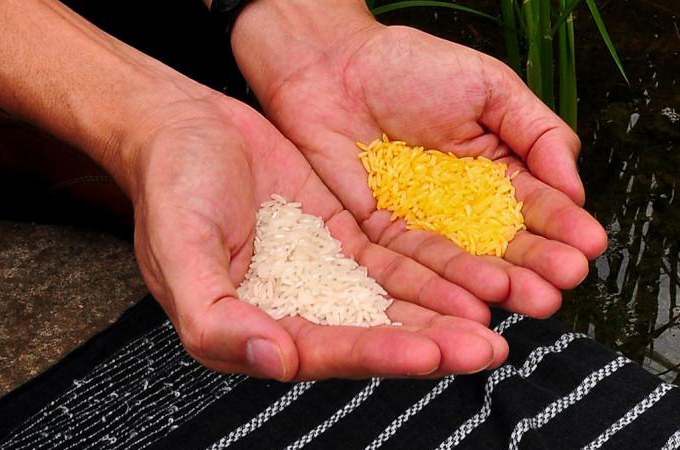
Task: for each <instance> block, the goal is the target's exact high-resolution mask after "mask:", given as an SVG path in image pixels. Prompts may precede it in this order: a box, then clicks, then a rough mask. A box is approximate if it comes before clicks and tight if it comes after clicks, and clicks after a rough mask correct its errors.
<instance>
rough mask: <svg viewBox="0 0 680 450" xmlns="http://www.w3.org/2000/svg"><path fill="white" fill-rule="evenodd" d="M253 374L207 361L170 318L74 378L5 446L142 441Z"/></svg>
mask: <svg viewBox="0 0 680 450" xmlns="http://www.w3.org/2000/svg"><path fill="white" fill-rule="evenodd" d="M246 379H247V377H245V376H242V375H227V374H220V373H216V372H211V371H209V370H207V369H205V368H204V367H202V366H200V365H199V364H198V363H196V362H195V361H194V360H193V359H191V357H189V355H188V354H186V352H185V351H184V349H183V348H182V345H181V343H180V341H179V337H178V336H177V334H176V332H175V330H174V328H173V327H172V325H171V324H170V322H169V321H166V322H164V323H163V324H161V325H159V326H157V327H155V328H153V329H151V330H150V331H149V332H147V333H146V334H145V335H143V336H141V337H139V338H137V339H135V340H133V341H131V342H129V343H128V344H126V345H125V346H123V347H122V348H121V349H119V350H118V351H117V352H116V353H114V354H113V355H112V356H111V357H110V358H109V359H107V360H106V361H104V362H102V363H101V364H99V365H97V366H96V367H95V368H94V369H93V370H92V371H91V372H90V373H89V374H87V376H85V377H84V378H82V379H80V380H74V382H73V384H72V386H71V387H70V388H69V389H67V390H66V391H65V392H64V393H63V394H61V395H60V396H58V397H57V398H56V399H54V400H53V401H51V402H50V403H48V404H47V405H46V406H45V407H43V408H42V409H41V410H40V411H38V412H37V413H36V414H35V415H33V416H32V417H30V418H29V419H27V420H26V421H25V422H24V423H23V424H22V425H21V426H20V427H18V428H17V429H16V430H15V432H14V433H13V434H11V435H10V436H9V437H8V439H7V440H6V441H5V442H2V443H0V449H1V450H27V449H43V448H45V449H60V450H71V449H78V448H82V447H103V446H105V447H106V448H109V449H114V450H115V449H121V448H125V449H142V448H144V447H147V446H149V445H151V444H153V443H154V442H156V441H157V440H158V439H161V438H162V437H164V436H165V435H167V434H168V433H169V432H171V431H173V430H174V429H176V428H177V427H178V426H180V425H182V424H183V423H185V422H186V421H188V420H190V419H192V418H193V417H194V416H196V415H197V414H199V413H200V412H201V411H202V410H204V409H205V408H206V407H208V406H210V405H211V404H213V403H214V402H215V401H217V400H218V399H220V398H222V397H223V396H224V395H226V394H227V393H228V392H230V391H231V390H232V389H234V388H235V387H236V386H237V385H239V384H240V383H241V382H243V381H244V380H246Z"/></svg>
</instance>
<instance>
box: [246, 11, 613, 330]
mask: <svg viewBox="0 0 680 450" xmlns="http://www.w3.org/2000/svg"><path fill="white" fill-rule="evenodd" d="M293 3H295V5H296V6H295V7H296V8H297V9H296V10H295V12H294V13H292V12H290V11H287V10H284V9H283V7H282V6H281V5H280V4H278V3H276V4H275V2H267V1H266V0H263V1H260V2H257V3H256V4H253V6H252V7H251V8H249V9H247V10H246V11H244V13H243V17H242V18H240V19H239V21H238V22H237V24H236V28H235V30H234V37H233V44H234V47H235V53H236V56H237V59H238V61H239V64H240V66H241V68H242V70H243V71H244V73H245V75H246V77H247V78H248V79H249V82H250V84H251V86H252V87H253V89H254V91H255V92H256V94H257V95H258V98H259V100H260V102H261V103H262V105H263V106H264V109H265V111H266V114H267V115H268V117H269V118H270V119H272V121H273V123H275V124H276V125H277V127H278V128H279V129H280V130H281V131H282V132H283V134H284V135H285V136H286V137H288V138H289V139H291V140H292V141H293V142H294V143H295V144H296V145H297V146H298V148H300V150H302V151H303V152H304V154H305V156H306V158H307V159H308V160H309V161H310V163H311V165H312V167H314V170H315V171H316V172H317V173H318V174H319V176H320V177H321V179H322V180H323V181H324V183H325V184H326V185H327V186H328V187H329V188H330V189H331V190H332V191H333V193H335V194H336V196H337V197H338V199H339V200H340V201H341V202H342V204H343V205H344V206H345V207H346V208H347V209H348V210H349V211H351V212H352V214H353V215H354V217H355V218H356V220H357V222H358V223H359V224H360V225H361V228H362V230H363V231H364V232H365V233H366V234H367V235H368V236H369V238H370V239H371V240H372V241H373V242H376V243H379V244H381V245H384V246H386V247H388V248H390V249H392V250H395V251H397V252H400V253H402V254H404V255H406V256H409V257H411V258H414V259H416V260H417V261H419V262H420V263H422V264H424V265H425V266H428V267H429V268H431V269H432V270H434V271H436V272H437V273H439V274H440V275H442V276H443V277H445V278H446V279H448V280H450V281H452V282H453V283H456V284H457V285H459V286H460V287H462V288H464V289H465V290H461V291H459V292H458V293H457V296H456V301H457V307H456V310H455V314H457V315H459V316H462V317H469V318H473V319H477V320H479V319H480V315H479V304H480V303H481V302H480V300H483V301H486V302H495V303H498V304H500V305H502V306H504V307H506V308H508V309H510V310H513V311H518V312H521V313H525V314H529V315H532V316H537V317H544V316H548V315H550V314H552V313H553V312H554V311H555V310H556V309H557V308H558V307H559V305H560V302H561V294H560V291H559V289H568V288H572V287H574V286H576V285H577V284H579V283H580V282H581V281H582V280H583V278H584V277H585V276H586V274H587V271H588V264H587V259H586V258H589V259H592V258H594V257H595V256H597V255H599V254H600V253H602V252H603V251H604V249H605V247H606V242H607V239H606V234H605V233H604V230H603V229H602V227H601V226H600V225H599V224H598V223H597V221H595V219H593V218H592V217H591V216H590V215H589V214H588V213H587V212H585V211H584V210H583V209H582V208H581V207H580V206H581V205H582V204H583V201H584V192H583V187H582V185H581V182H580V180H579V177H578V173H577V169H576V158H577V155H578V152H579V146H580V144H579V140H578V137H577V136H576V135H575V134H574V133H573V132H572V131H571V130H570V129H569V128H568V127H567V125H566V124H564V123H563V122H562V121H561V120H560V119H559V118H558V117H557V116H556V115H555V114H554V113H553V112H552V111H550V110H549V109H548V108H547V107H546V106H545V105H543V104H542V103H541V102H540V101H539V100H538V99H537V98H536V97H535V96H534V95H533V94H532V93H531V92H530V91H529V89H528V88H527V87H526V86H525V85H524V83H523V82H522V81H521V80H520V79H519V78H518V77H517V76H516V75H515V74H514V72H512V71H511V70H510V69H509V68H508V67H507V66H505V65H504V64H502V63H501V62H499V61H497V60H495V59H493V58H491V57H489V56H487V55H484V54H482V53H479V52H476V51H474V50H471V49H469V48H466V47H463V46H460V45H457V44H454V43H451V42H448V41H444V40H441V39H437V38H435V37H433V36H430V35H428V34H425V33H422V32H420V31H417V30H414V29H410V28H405V27H384V26H381V25H379V24H377V23H376V22H374V21H373V20H372V18H370V17H369V16H368V14H367V13H366V11H365V8H364V7H363V5H362V6H356V4H357V2H352V1H351V0H349V1H344V2H342V7H338V8H337V9H334V8H326V10H330V11H328V13H325V12H324V10H323V8H321V9H319V8H317V9H314V6H313V3H312V2H310V3H309V4H308V3H307V2H305V1H297V2H293ZM317 3H318V2H317ZM361 3H363V2H361ZM352 4H355V7H354V11H353V12H351V11H352ZM291 8H292V7H291ZM261 20H268V22H267V23H269V24H270V25H269V26H268V30H269V31H268V33H267V36H266V43H265V42H264V41H263V39H259V40H258V38H260V37H261V35H257V33H253V32H252V31H251V30H256V29H258V23H259V21H261ZM324 20H326V21H327V23H325V25H324V24H322V23H321V22H322V21H324ZM333 21H337V22H338V23H337V24H334V22H333ZM277 24H278V25H277ZM315 30H319V33H317V34H314V33H315ZM336 30H341V31H336ZM338 33H340V35H339V34H338ZM258 43H261V45H258ZM268 52H274V53H276V54H286V55H289V57H288V58H286V59H285V61H284V60H282V59H281V58H273V57H269V56H271V55H269V53H268ZM263 61H264V62H263ZM279 61H282V62H284V64H279V65H277V63H278V62H279ZM255 62H257V64H258V65H257V66H255V65H254V64H255ZM256 67H257V70H256ZM382 131H384V132H386V133H387V134H388V135H389V136H390V137H391V138H393V139H399V140H405V141H407V142H409V143H411V144H414V145H422V146H425V147H426V148H438V149H441V150H443V151H451V152H453V153H454V154H456V155H458V156H461V157H462V156H479V155H483V156H485V157H487V158H489V159H492V160H495V161H502V162H506V163H508V164H509V173H512V172H513V171H515V170H517V169H519V170H520V171H521V173H520V175H519V176H518V177H517V178H516V179H515V180H514V185H515V187H516V189H517V197H518V199H519V200H521V201H523V202H524V205H525V206H524V208H523V212H524V216H525V220H526V224H527V227H528V231H527V232H522V233H519V234H518V235H517V236H516V237H515V239H514V240H513V241H512V242H511V243H510V245H509V246H508V250H507V253H506V255H505V258H504V259H500V258H496V257H474V256H471V255H469V254H467V253H465V252H463V251H462V250H461V249H459V248H458V247H456V245H454V244H453V243H452V242H450V241H448V240H447V239H445V238H443V237H439V236H436V235H433V234H432V233H429V232H422V231H406V229H405V226H404V223H403V221H397V222H390V220H389V216H390V213H388V212H385V211H377V210H376V208H375V201H374V199H373V198H372V196H371V192H370V190H369V188H368V186H367V183H366V173H365V170H364V169H363V167H362V165H361V164H360V162H359V161H358V158H357V153H358V151H359V150H358V149H357V147H356V145H355V143H356V141H362V142H364V143H368V142H370V141H372V140H373V139H376V138H378V137H379V136H380V133H381V132H382ZM482 319H483V318H482Z"/></svg>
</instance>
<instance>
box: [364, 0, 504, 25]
mask: <svg viewBox="0 0 680 450" xmlns="http://www.w3.org/2000/svg"><path fill="white" fill-rule="evenodd" d="M416 6H438V7H441V8H449V9H455V10H456V11H463V12H466V13H470V14H474V15H476V16H480V17H484V18H485V19H489V20H493V21H494V22H498V23H500V24H501V25H502V24H503V22H502V21H501V20H500V19H499V18H498V17H494V16H492V15H489V14H486V13H484V12H482V11H477V10H476V9H472V8H468V7H467V6H462V5H457V4H455V3H447V2H439V1H427V0H422V1H420V0H410V1H409V0H407V1H401V2H394V3H390V4H389V5H383V6H378V7H377V8H373V9H371V12H372V13H373V15H374V16H377V15H380V14H383V13H386V12H389V11H396V10H398V9H404V8H413V7H416Z"/></svg>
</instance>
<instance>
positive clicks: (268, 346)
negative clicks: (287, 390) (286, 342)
mask: <svg viewBox="0 0 680 450" xmlns="http://www.w3.org/2000/svg"><path fill="white" fill-rule="evenodd" d="M246 358H247V359H248V364H250V365H251V366H252V367H253V368H255V369H256V371H257V373H258V374H259V375H261V376H263V377H267V378H274V379H277V380H282V379H285V376H286V367H285V364H284V363H283V355H282V353H281V349H280V348H279V346H278V345H276V344H274V343H273V342H272V341H270V340H267V339H264V338H253V339H249V340H248V343H247V344H246Z"/></svg>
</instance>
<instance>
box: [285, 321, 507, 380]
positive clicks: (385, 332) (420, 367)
mask: <svg viewBox="0 0 680 450" xmlns="http://www.w3.org/2000/svg"><path fill="white" fill-rule="evenodd" d="M451 319H454V318H451ZM455 319H456V320H455V321H448V322H447V321H439V320H435V321H434V323H432V324H429V325H427V326H425V327H422V328H420V327H416V326H404V327H398V326H380V327H373V328H360V327H335V326H320V325H315V324H311V323H309V322H307V321H306V320H304V319H301V318H300V317H287V318H284V319H282V320H281V321H280V322H281V323H282V324H283V326H284V327H285V328H286V329H287V330H288V332H289V333H290V334H291V336H293V339H294V340H295V344H296V345H297V348H298V352H299V358H300V365H299V372H298V374H297V376H296V379H323V378H329V377H344V378H364V377H369V376H385V377H402V376H427V375H431V374H433V373H441V374H451V373H473V372H478V371H480V370H483V369H484V368H486V367H488V366H489V365H491V364H495V363H496V359H495V356H494V348H495V347H498V348H499V354H500V358H502V357H504V354H505V355H507V351H505V353H504V350H503V347H504V340H503V339H502V338H500V336H497V335H494V336H493V337H492V338H491V339H489V338H487V337H486V336H485V335H484V331H483V330H484V329H485V327H483V326H482V325H480V324H478V323H476V322H472V321H469V320H467V319H461V318H455ZM475 327H476V328H475ZM477 328H478V329H477ZM496 340H498V342H495V341H496ZM492 341H493V342H492ZM329 342H332V343H333V344H332V345H329V344H328V343H329Z"/></svg>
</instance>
